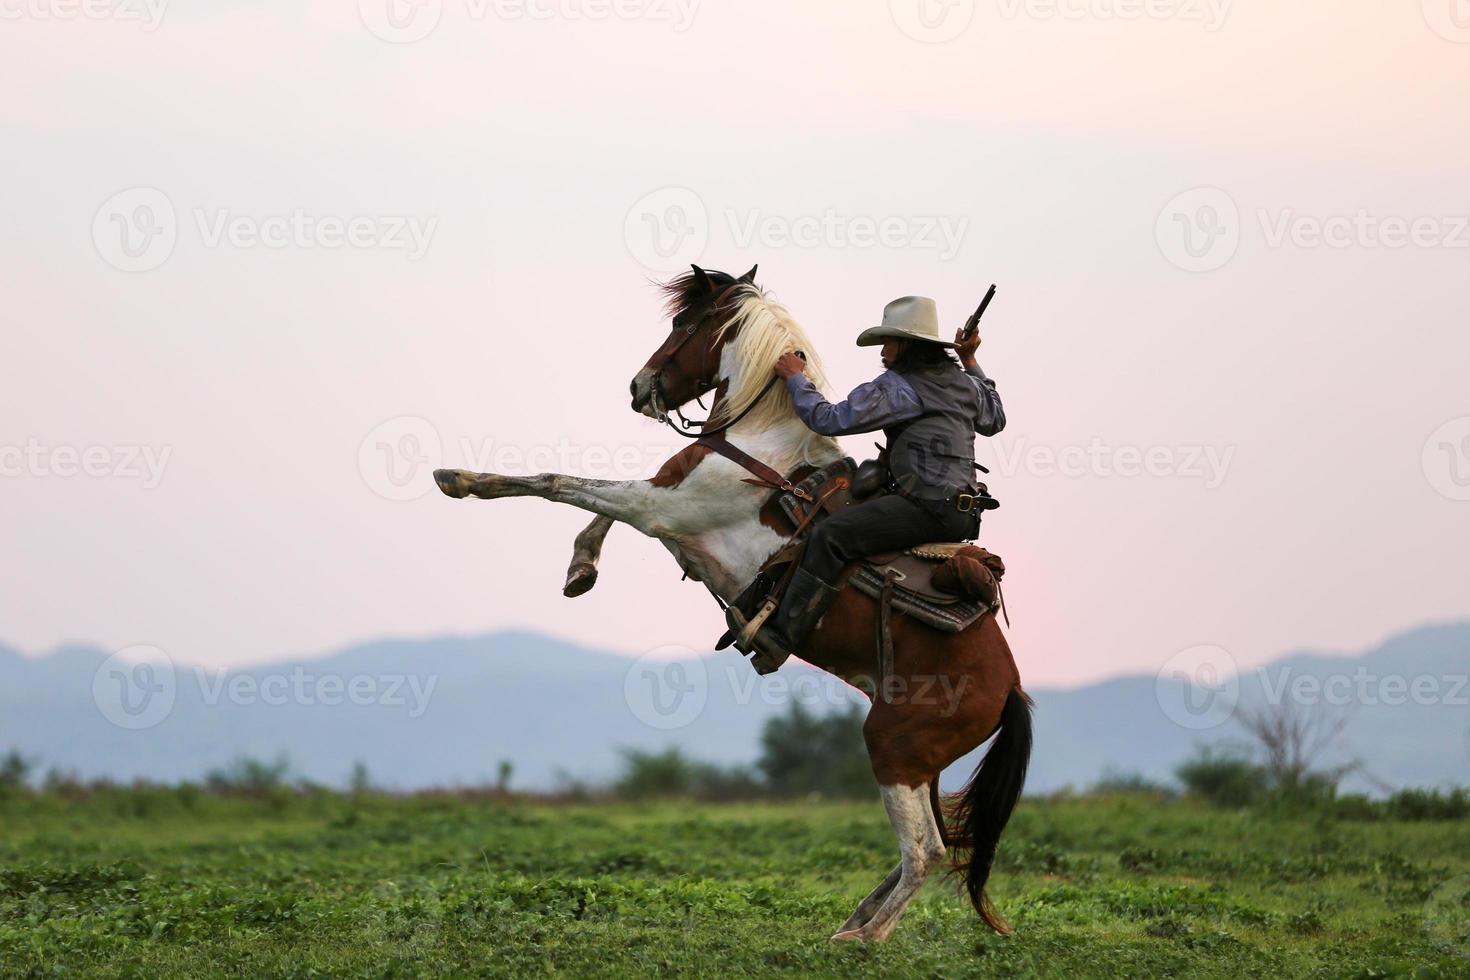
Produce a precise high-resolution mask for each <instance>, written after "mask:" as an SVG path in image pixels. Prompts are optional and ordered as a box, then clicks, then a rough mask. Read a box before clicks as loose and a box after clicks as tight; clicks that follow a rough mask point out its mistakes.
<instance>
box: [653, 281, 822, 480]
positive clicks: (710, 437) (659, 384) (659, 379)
mask: <svg viewBox="0 0 1470 980" xmlns="http://www.w3.org/2000/svg"><path fill="white" fill-rule="evenodd" d="M746 285H747V284H746V283H742V282H737V283H735V284H734V285H733V286H730V287H728V288H727V289H725V291H724V292H722V293H720V295H718V296H716V297H715V301H714V303H712V304H711V305H710V308H709V309H708V310H706V311H705V312H704V315H702V316H701V317H700V318H699V319H698V320H695V321H694V322H693V323H691V324H689V325H688V326H686V327H684V329H683V332H682V334H681V335H679V336H676V337H675V339H674V343H673V346H672V347H670V348H669V350H668V353H667V354H665V355H664V358H663V363H664V364H665V365H667V364H668V363H669V362H670V361H672V360H673V359H674V357H675V355H677V354H678V353H679V350H680V349H681V348H682V347H683V346H684V345H685V344H687V343H688V342H689V338H691V337H693V336H694V335H695V334H696V333H698V332H699V330H700V328H701V327H703V326H704V325H705V323H706V322H707V321H708V320H709V319H710V317H712V316H714V315H715V314H717V313H724V312H726V311H727V310H728V309H729V308H728V307H726V306H725V305H724V303H725V300H726V299H728V298H729V297H730V295H731V294H732V293H735V292H738V291H739V290H740V289H741V288H742V287H744V286H746ZM676 319H677V317H676ZM674 330H675V333H676V334H678V333H679V328H678V327H675V328H674ZM797 353H798V354H801V352H800V351H797ZM801 357H802V359H803V360H805V359H806V355H804V354H802V355H801ZM663 371H664V369H663V368H662V367H660V368H658V369H656V370H655V371H654V372H653V383H652V386H651V388H650V391H649V399H650V403H649V404H650V406H651V407H652V408H653V415H654V418H656V419H658V420H659V421H660V422H662V423H664V424H665V425H667V426H668V427H669V428H670V429H671V430H673V432H674V433H675V434H676V435H680V436H683V437H684V438H685V439H693V440H694V441H695V444H696V445H701V446H705V447H707V448H709V449H711V450H713V451H715V452H717V453H719V454H720V455H721V456H724V457H725V458H726V459H728V460H731V461H732V462H734V463H735V464H736V465H738V466H740V467H741V468H743V469H744V470H745V471H746V472H748V473H750V474H752V475H753V476H755V477H756V479H755V480H747V481H746V482H747V483H754V484H756V485H757V486H768V487H770V488H772V489H774V490H780V491H784V492H785V493H789V494H793V495H795V496H796V497H798V498H800V499H802V500H805V501H807V502H808V503H810V502H811V499H812V497H811V494H809V493H807V492H806V491H805V490H803V489H802V488H801V487H798V486H796V485H795V484H794V483H792V482H791V480H789V479H788V478H787V477H786V475H785V474H783V473H780V472H777V471H776V470H774V469H772V468H771V467H769V466H767V465H766V464H765V463H762V462H761V461H760V460H758V459H756V458H755V457H753V456H751V455H750V454H748V453H746V452H745V451H744V450H742V449H740V448H738V447H736V446H735V445H733V444H732V443H731V442H730V441H729V440H728V439H726V438H725V433H726V432H728V431H730V430H731V429H733V428H734V427H735V426H737V425H739V424H740V422H741V421H742V420H743V419H744V418H745V417H746V416H747V415H749V414H750V413H751V412H752V411H754V410H755V407H756V406H757V405H759V404H760V403H761V400H762V399H764V398H765V397H766V395H768V394H770V391H771V389H772V388H774V387H775V386H776V383H777V382H779V381H780V380H781V377H780V375H775V374H773V375H771V380H770V381H767V382H766V386H765V387H764V388H762V389H761V390H760V393H759V394H757V395H756V396H755V397H754V398H752V399H751V400H750V404H749V405H747V406H745V408H743V409H741V411H740V414H739V415H737V416H735V417H734V418H733V419H731V420H730V421H728V422H726V423H725V424H724V425H722V426H720V427H719V428H717V429H711V428H709V419H708V418H706V419H704V420H703V421H698V420H693V419H687V418H685V417H684V413H683V411H681V410H680V409H679V407H677V406H675V408H674V414H675V415H677V416H679V424H678V425H675V424H674V420H673V419H671V418H669V413H668V412H666V411H664V408H663V405H662V401H663V397H664V385H663ZM714 387H715V386H714V385H707V386H706V387H704V388H703V389H702V390H701V391H699V392H697V393H696V394H695V396H694V400H695V401H697V402H699V407H700V408H704V402H703V401H700V395H703V394H705V393H706V392H708V391H710V390H712V389H713V388H714ZM680 426H682V428H680ZM690 430H697V431H690Z"/></svg>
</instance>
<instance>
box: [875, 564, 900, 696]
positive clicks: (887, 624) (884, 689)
mask: <svg viewBox="0 0 1470 980" xmlns="http://www.w3.org/2000/svg"><path fill="white" fill-rule="evenodd" d="M897 582H898V578H897V576H895V575H894V572H893V569H891V568H890V569H889V570H888V571H887V572H885V573H884V575H883V591H882V592H880V593H879V594H878V690H877V691H875V692H874V700H878V699H880V698H881V699H882V701H883V703H885V704H887V703H888V678H890V677H892V676H893V587H894V585H896V584H897Z"/></svg>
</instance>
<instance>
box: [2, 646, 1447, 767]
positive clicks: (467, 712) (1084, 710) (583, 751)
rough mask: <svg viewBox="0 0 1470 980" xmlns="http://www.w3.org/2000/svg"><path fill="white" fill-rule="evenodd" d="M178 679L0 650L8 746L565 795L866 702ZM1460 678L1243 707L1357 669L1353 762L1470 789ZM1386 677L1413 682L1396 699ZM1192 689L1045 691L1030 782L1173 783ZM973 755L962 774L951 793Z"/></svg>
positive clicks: (725, 758) (418, 675)
mask: <svg viewBox="0 0 1470 980" xmlns="http://www.w3.org/2000/svg"><path fill="white" fill-rule="evenodd" d="M104 664H105V665H106V667H105V669H104ZM167 673H168V672H167V671H166V669H165V670H155V671H154V672H152V673H148V672H142V673H139V672H136V670H135V668H131V667H130V666H129V665H127V664H121V665H120V664H118V663H117V662H115V661H114V662H111V663H108V658H107V655H106V654H105V653H104V652H103V651H100V650H96V649H91V648H85V647H65V648H62V649H58V650H56V651H54V652H52V653H51V654H50V655H48V656H45V657H41V658H29V657H25V656H22V655H21V654H19V653H17V652H15V651H14V650H10V649H7V648H4V647H0V749H4V748H7V747H11V746H14V747H17V748H20V749H21V750H22V751H24V752H25V753H26V754H28V755H31V756H35V757H38V758H39V759H40V761H41V765H42V766H43V768H51V767H56V768H60V769H63V770H69V771H74V772H76V773H77V774H79V775H81V776H83V777H98V776H110V777H113V778H116V779H122V780H130V779H133V778H148V779H154V780H165V781H172V780H178V779H188V778H193V779H197V778H199V777H201V776H202V775H203V774H204V773H205V772H206V771H207V770H209V769H211V768H214V767H218V766H222V765H224V764H226V763H228V762H229V761H230V760H231V759H233V758H235V757H236V756H240V755H250V756H256V757H273V756H275V755H276V754H277V753H279V752H285V753H287V754H288V756H289V758H290V760H291V763H292V767H293V771H294V772H295V773H296V774H298V775H301V776H305V777H307V778H310V779H313V780H317V781H320V782H325V783H329V784H334V785H340V784H342V783H343V782H344V781H345V780H346V778H347V775H348V773H349V771H350V770H351V768H352V765H353V763H354V761H356V760H359V759H360V760H363V761H364V762H366V763H367V764H368V766H369V769H370V771H371V773H372V775H373V778H374V780H375V781H376V782H378V783H380V784H382V785H386V786H391V787H396V788H414V787H424V786H432V785H452V784H471V783H480V782H485V781H488V780H490V779H491V778H493V775H494V773H495V770H496V766H497V763H498V761H499V760H501V759H510V760H511V761H513V762H514V764H515V767H516V768H515V777H514V780H513V785H515V786H517V787H520V788H550V787H552V786H553V785H555V783H556V782H557V781H558V778H559V774H566V775H567V776H570V777H573V778H577V779H583V780H588V781H594V782H595V781H598V780H602V779H605V778H607V777H608V776H610V775H611V774H612V773H614V772H615V771H616V769H617V762H618V749H619V748H620V747H623V746H630V747H639V748H650V749H656V748H661V747H663V746H666V745H670V744H677V745H680V746H682V747H683V748H684V749H685V750H686V751H687V752H688V753H690V754H691V755H693V756H696V757H699V758H704V759H709V760H712V761H717V762H722V763H742V762H750V761H751V760H753V759H754V758H755V756H756V754H757V744H758V736H759V732H760V728H761V725H762V724H763V723H764V721H765V720H766V719H767V718H769V717H770V716H771V715H773V714H776V713H780V712H782V711H784V710H785V706H786V704H787V703H788V702H789V700H790V698H791V697H792V696H797V697H800V698H801V700H803V701H804V702H806V703H808V704H813V705H814V706H815V707H817V708H818V709H819V710H827V709H828V708H829V707H830V708H835V707H837V706H840V705H841V704H844V703H847V702H849V701H857V700H859V699H858V697H857V695H856V694H855V693H853V692H851V691H849V690H847V689H846V688H845V687H843V686H842V685H841V684H840V683H839V682H837V681H835V680H834V679H832V678H830V677H828V676H827V675H826V674H823V673H821V672H819V671H815V670H812V669H811V668H808V667H805V666H804V665H794V666H791V667H787V668H785V669H783V670H782V671H781V672H780V673H778V674H777V675H775V676H774V677H772V678H766V679H758V678H756V676H755V674H754V673H753V672H752V671H751V670H750V669H749V667H748V666H746V664H745V663H744V661H743V660H742V658H740V657H739V656H738V655H737V654H734V653H732V652H730V651H725V652H723V653H717V654H710V655H708V656H706V657H704V658H701V659H699V660H695V661H648V660H644V661H638V662H633V661H630V660H628V659H627V658H624V657H619V656H615V655H612V654H607V653H599V652H596V651H592V650H587V649H584V648H581V647H577V646H573V645H571V644H567V643H562V642H560V641H557V640H553V639H550V638H548V637H545V636H540V635H536V634H530V633H496V634H491V635H488V636H478V637H447V638H437V639H427V640H390V641H383V642H379V643H371V644H366V645H361V646H354V647H351V648H349V649H346V650H343V651H341V652H339V653H335V654H331V655H329V656H326V657H322V658H319V659H312V660H299V661H288V662H283V663H279V664H274V665H269V666H265V667H256V668H251V669H249V670H230V671H225V672H220V671H216V670H209V669H202V668H195V667H192V666H189V665H183V664H179V665H174V668H173V670H172V678H173V692H172V695H171V696H170V695H169V694H168V693H167V692H166V688H167V684H166V675H167ZM1467 673H1470V623H1462V624H1453V625H1445V626H1435V627H1427V628H1424V629H1419V630H1415V631H1413V632H1409V633H1405V634H1403V635H1400V636H1397V637H1395V638H1393V639H1392V640H1390V641H1388V642H1387V643H1385V644H1383V645H1382V646H1381V647H1379V648H1378V649H1375V650H1372V651H1369V652H1368V653H1366V654H1362V655H1359V656H1346V655H1322V654H1313V653H1295V654H1291V655H1289V656H1286V657H1283V658H1281V659H1280V660H1277V661H1275V662H1274V663H1273V664H1271V665H1270V666H1269V667H1267V668H1263V669H1262V670H1259V671H1257V670H1252V671H1248V672H1246V673H1245V674H1244V675H1242V676H1241V677H1240V700H1241V703H1242V704H1243V705H1250V704H1258V703H1260V701H1261V699H1262V698H1263V697H1264V696H1266V692H1271V691H1275V690H1277V689H1278V688H1280V687H1281V685H1282V684H1283V682H1285V683H1286V684H1291V683H1302V682H1299V681H1296V680H1295V679H1296V678H1299V677H1304V676H1305V677H1314V678H1317V679H1318V680H1323V679H1326V678H1330V677H1333V676H1337V677H1339V678H1346V680H1339V681H1338V682H1337V683H1338V685H1339V686H1338V688H1336V690H1337V691H1338V692H1339V693H1341V692H1342V691H1344V690H1346V691H1349V692H1350V695H1351V699H1352V700H1353V702H1354V703H1353V705H1352V706H1351V707H1350V708H1349V709H1347V710H1350V711H1351V713H1352V717H1351V720H1350V722H1349V725H1348V728H1347V730H1346V734H1345V736H1344V746H1343V748H1342V749H1341V751H1339V752H1338V754H1337V757H1338V758H1340V759H1345V758H1357V759H1359V760H1361V761H1362V762H1363V763H1364V766H1365V769H1366V772H1367V773H1368V774H1369V775H1370V776H1371V777H1372V778H1373V780H1376V781H1377V782H1378V783H1381V784H1386V785H1389V786H1405V785H1418V786H1432V785H1455V784H1465V783H1470V707H1467V702H1470V685H1466V683H1465V677H1466V674H1467ZM1385 678H1403V681H1404V684H1405V685H1406V689H1405V695H1404V697H1403V698H1399V697H1398V695H1397V687H1396V686H1395V684H1396V683H1397V682H1395V681H1393V680H1391V679H1390V680H1387V681H1386V680H1385ZM1419 678H1430V679H1431V681H1422V680H1421V681H1420V682H1419V685H1420V686H1419V688H1418V695H1419V696H1418V697H1417V698H1416V697H1415V695H1414V691H1413V690H1411V689H1410V686H1411V685H1412V684H1413V682H1414V681H1415V680H1416V679H1419ZM1343 684H1349V685H1350V686H1349V687H1346V688H1344V687H1342V685H1343ZM1183 686H1184V682H1183V681H1165V682H1159V681H1156V679H1155V678H1154V677H1152V676H1132V677H1121V678H1117V679H1114V680H1109V681H1105V682H1102V683H1099V684H1093V685H1089V686H1087V687H1083V688H1079V689H1075V690H1065V691H1060V690H1045V689H1039V690H1034V691H1032V692H1031V693H1032V695H1033V696H1034V697H1035V699H1036V703H1037V709H1036V710H1037V713H1036V751H1035V755H1034V756H1033V763H1032V770H1031V773H1032V774H1031V779H1030V781H1029V783H1028V789H1029V790H1031V791H1033V792H1043V791H1047V790H1051V789H1056V788H1059V787H1062V786H1065V785H1069V784H1070V785H1075V786H1079V787H1080V786H1085V785H1087V784H1089V783H1091V782H1093V781H1094V780H1096V779H1097V778H1098V777H1099V775H1101V774H1102V773H1103V772H1105V771H1106V770H1109V769H1113V770H1126V771H1137V772H1140V773H1142V774H1144V775H1146V776H1149V777H1152V778H1155V779H1168V778H1169V776H1170V773H1171V771H1172V769H1173V767H1174V766H1175V765H1176V764H1177V763H1178V762H1179V761H1180V760H1182V759H1183V758H1185V757H1186V756H1188V755H1189V754H1191V753H1192V751H1193V750H1194V747H1195V745H1196V744H1197V743H1214V742H1220V741H1228V740H1239V739H1240V737H1241V730H1240V729H1239V727H1238V726H1237V725H1235V724H1234V723H1226V724H1223V725H1220V726H1219V727H1216V728H1211V729H1207V730H1201V731H1195V730H1191V729H1189V728H1186V727H1181V726H1180V725H1179V724H1176V723H1175V722H1174V721H1171V720H1170V717H1169V715H1168V714H1167V713H1166V712H1165V710H1164V709H1163V708H1161V703H1164V702H1168V701H1169V700H1170V699H1171V698H1180V697H1183V696H1185V695H1186V694H1189V693H1192V692H1188V691H1185V690H1184V689H1183ZM1431 686H1432V687H1434V689H1435V690H1434V694H1433V696H1432V697H1425V695H1426V694H1427V693H1428V692H1429V688H1430V687H1431ZM154 689H156V690H154ZM148 690H154V695H153V696H152V698H151V699H150V698H147V697H145V694H146V692H147V691H148ZM1328 690H1333V689H1332V688H1329V689H1328ZM1361 691H1368V692H1370V693H1369V696H1367V697H1364V696H1363V695H1362V694H1361V693H1359V692H1361ZM1418 701H1422V702H1426V703H1416V702H1418ZM354 702H361V703H354ZM1366 702H1376V703H1366ZM1394 702H1399V703H1394ZM127 709H131V710H132V711H133V712H134V714H132V715H130V714H128V713H127ZM1333 710H1336V709H1333ZM120 712H121V713H120ZM150 712H152V714H150ZM109 714H110V715H111V716H113V717H115V718H119V719H120V720H121V721H122V722H123V723H124V725H138V724H144V723H149V722H156V723H153V724H151V725H150V727H143V728H137V729H130V728H128V727H120V726H119V725H117V724H114V723H113V722H112V721H109V719H108V717H107V715H109ZM972 766H973V759H971V760H966V761H964V762H963V763H962V764H960V765H957V766H955V767H953V768H951V770H950V771H949V772H948V774H947V776H946V780H945V782H946V785H947V786H948V785H951V784H957V783H958V782H960V781H961V780H963V778H964V777H965V776H967V775H968V773H969V770H970V768H971V767H972ZM1354 784H1355V785H1356V786H1357V787H1358V788H1369V787H1371V786H1373V785H1375V784H1374V783H1373V782H1372V781H1369V780H1365V779H1362V778H1356V777H1355V781H1354Z"/></svg>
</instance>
